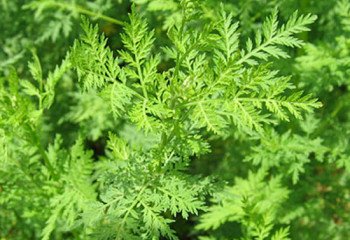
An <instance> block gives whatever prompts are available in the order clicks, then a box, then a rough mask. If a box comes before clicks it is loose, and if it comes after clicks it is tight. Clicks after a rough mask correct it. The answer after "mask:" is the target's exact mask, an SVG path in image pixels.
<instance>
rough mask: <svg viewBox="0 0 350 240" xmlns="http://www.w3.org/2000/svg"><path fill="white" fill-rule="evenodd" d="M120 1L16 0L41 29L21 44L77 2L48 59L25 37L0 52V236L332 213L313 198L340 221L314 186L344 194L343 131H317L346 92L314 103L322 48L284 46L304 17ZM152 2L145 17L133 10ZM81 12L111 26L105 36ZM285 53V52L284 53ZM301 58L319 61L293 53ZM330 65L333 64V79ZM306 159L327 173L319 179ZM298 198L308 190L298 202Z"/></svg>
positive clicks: (276, 224)
mask: <svg viewBox="0 0 350 240" xmlns="http://www.w3.org/2000/svg"><path fill="white" fill-rule="evenodd" d="M19 2H20V1H18V2H14V3H13V4H12V5H10V6H12V7H13V9H18V8H19V5H16V3H19ZM135 2H136V4H139V5H135V4H131V6H132V7H131V12H130V13H129V14H128V17H127V16H126V14H125V13H124V15H122V16H120V18H118V19H116V18H114V17H111V16H108V15H107V13H109V12H113V11H112V10H111V9H113V7H115V6H116V4H117V3H112V1H96V2H94V3H92V2H85V1H77V2H69V1H62V2H55V1H51V0H43V1H30V2H29V3H28V4H26V5H25V7H24V11H28V12H27V13H29V12H30V11H33V10H34V11H35V13H36V20H35V21H36V22H38V24H39V25H40V26H41V27H42V28H43V29H44V34H43V35H41V37H40V38H39V41H38V42H34V41H33V40H31V39H30V38H28V39H26V41H27V42H29V43H30V45H31V48H33V47H35V46H36V47H37V46H38V45H37V44H38V43H39V42H49V41H51V42H57V43H58V45H57V46H65V41H63V40H62V39H61V38H64V37H65V38H67V39H73V38H75V36H74V31H72V29H78V27H77V26H76V24H75V21H78V19H79V15H80V14H85V15H86V16H82V17H81V18H80V19H81V21H80V22H81V29H82V33H81V34H80V36H79V37H77V38H76V39H75V40H74V42H72V43H71V46H70V47H68V46H65V48H66V49H67V52H66V53H64V51H62V49H60V50H58V49H57V54H58V55H59V56H61V58H62V59H63V60H61V62H60V63H59V64H57V56H55V54H54V52H53V53H51V54H52V55H51V54H50V53H48V54H47V55H45V52H43V53H41V54H38V52H39V51H40V48H38V49H37V50H36V51H35V50H32V53H31V60H30V62H29V64H28V67H25V66H23V62H25V61H26V60H27V57H25V56H26V54H27V53H26V52H25V50H23V56H22V53H19V54H20V55H17V53H13V55H12V53H11V51H9V52H8V55H9V56H11V58H10V59H11V60H10V61H7V62H6V61H1V62H0V63H2V66H3V69H2V70H3V71H2V72H3V74H2V77H1V78H0V80H1V81H0V83H1V87H0V106H1V109H2V110H1V111H0V153H1V160H0V166H1V167H0V208H1V211H0V226H1V228H0V237H2V238H3V239H46V240H48V239H161V238H166V239H178V238H185V237H191V238H200V239H275V240H277V239H289V237H292V238H296V239H300V236H302V235H299V231H301V232H302V231H304V232H305V236H306V238H305V239H309V238H310V239H311V238H312V237H313V235H312V231H313V227H314V225H313V223H314V221H315V219H317V217H319V216H323V218H320V219H322V220H324V221H325V222H327V221H329V220H330V219H332V218H334V215H332V214H331V215H332V216H329V215H322V213H319V212H318V211H317V210H316V209H317V207H320V206H325V205H327V204H329V208H330V209H331V211H336V212H337V213H336V214H337V215H336V216H337V217H338V215H341V219H342V221H346V218H347V217H346V214H344V213H343V214H341V213H340V212H339V211H340V209H337V208H336V207H334V206H331V204H330V203H331V201H327V200H323V197H322V196H318V194H324V193H328V190H327V189H329V188H335V187H336V186H337V183H341V185H340V186H337V188H338V190H339V191H338V194H339V196H335V195H332V197H331V198H330V199H336V201H337V202H338V203H339V204H341V205H342V206H344V207H346V206H347V201H346V200H347V199H348V198H349V193H348V190H347V189H346V188H345V186H346V183H347V182H348V170H349V169H350V165H349V163H348V159H349V158H348V154H347V140H346V131H345V130H344V129H339V132H342V131H343V134H342V135H340V136H339V137H338V139H337V145H336V146H334V145H333V144H334V142H332V141H333V140H331V139H330V138H329V137H328V135H329V134H331V133H332V131H331V130H329V133H328V134H326V133H324V132H323V129H325V128H327V126H328V124H329V121H333V120H334V117H335V116H336V115H337V114H338V112H339V111H340V109H342V108H343V107H345V106H347V105H346V102H345V103H341V104H342V105H340V106H338V105H337V106H336V107H335V109H334V110H328V102H327V98H324V95H322V94H324V91H325V89H326V88H325V87H324V85H323V83H320V82H318V81H317V80H313V79H314V76H315V75H317V74H318V72H317V71H318V70H319V69H320V68H322V67H321V66H322V64H323V62H322V59H320V58H318V57H317V56H318V55H317V54H318V51H312V49H313V48H316V47H315V46H313V45H311V44H308V45H307V47H306V48H305V49H306V53H305V54H303V53H299V52H296V51H294V52H293V51H291V48H300V47H302V46H303V45H304V44H305V42H304V41H303V40H301V39H300V38H299V36H298V34H301V33H303V34H305V32H308V31H309V30H310V26H311V24H313V23H314V22H315V21H316V19H317V17H316V16H315V15H312V14H299V13H298V12H297V11H294V13H292V14H291V15H290V17H289V18H288V19H287V20H286V21H283V20H279V13H278V10H277V8H275V6H276V4H274V3H271V4H270V5H268V6H266V8H264V9H262V10H261V12H259V14H261V16H260V15H258V16H259V17H257V18H256V19H262V18H263V17H262V16H264V15H265V14H266V13H268V16H267V17H266V18H265V20H263V21H262V22H261V21H259V22H255V21H252V19H250V14H251V9H253V4H254V1H249V2H247V3H246V4H245V5H244V6H245V7H247V11H245V12H243V11H242V12H239V11H238V10H237V11H238V12H234V13H233V14H228V13H227V11H225V9H231V8H233V7H234V5H233V4H231V3H223V4H222V5H221V7H220V8H219V9H216V10H210V11H209V10H208V9H210V7H211V6H213V3H214V1H209V0H208V1H203V2H200V1H194V0H182V1H170V0H168V1H166V0H164V1H163V0H162V1H154V2H153V1H135ZM5 3H6V2H5ZM120 4H123V6H125V5H127V3H120ZM241 4H242V3H241ZM280 4H281V5H283V4H284V3H283V2H281V3H280ZM341 4H343V5H338V7H336V6H335V10H334V14H336V15H337V16H339V17H340V18H341V20H340V21H341V22H342V23H343V24H344V29H342V30H341V31H340V33H339V34H347V32H346V31H347V24H348V22H347V18H346V17H347V16H348V13H349V7H348V8H347V7H345V6H347V3H346V2H345V1H344V2H342V3H341ZM1 6H2V7H8V5H7V4H3V5H1ZM100 6H105V7H104V8H100ZM52 8H57V10H55V11H53V10H52ZM340 10H342V11H340ZM154 12H160V14H161V15H160V20H159V19H156V20H154V19H153V21H151V20H148V19H149V18H153V17H154ZM169 12H170V13H171V14H170V15H168V13H169ZM68 13H69V14H68ZM66 14H68V15H66ZM162 14H164V15H162ZM244 14H246V15H244ZM62 15H64V16H65V17H64V19H65V21H66V22H65V23H64V22H62V21H61V20H60V17H59V16H62ZM169 16H171V17H169ZM87 17H91V18H92V19H88V18H87ZM51 18H54V19H56V20H53V21H51V22H50V21H47V19H51ZM237 18H238V19H241V20H242V22H243V27H240V24H239V22H238V21H237ZM125 19H128V20H126V21H125V22H124V21H123V20H125ZM10 20H11V17H10V15H8V16H7V19H6V21H10ZM92 20H99V21H102V24H106V22H108V24H107V25H104V26H108V27H111V26H118V27H119V26H122V27H123V30H121V29H119V30H118V31H119V32H120V34H119V35H116V36H119V37H117V38H118V39H116V40H113V41H112V40H111V38H112V37H107V36H106V35H108V36H110V34H111V32H109V31H105V32H106V33H101V32H100V28H99V25H97V24H93V23H91V21H92ZM23 21H27V20H26V19H25V18H24V20H23ZM157 21H160V22H162V23H160V22H157ZM68 22H69V23H68ZM148 22H150V23H152V24H155V25H154V26H149V24H148ZM109 24H111V25H109ZM47 26H55V27H54V28H49V29H47ZM153 27H154V28H155V30H152V28H153ZM32 28H33V29H34V28H35V27H34V23H32V26H31V27H30V29H29V30H28V31H30V32H31V31H32ZM242 28H243V29H242ZM45 29H46V30H45ZM62 31H63V33H64V35H63V36H60V37H59V35H60V33H61V32H62ZM115 31H116V29H114V28H113V30H112V32H113V33H114V32H115ZM9 32H11V31H10V29H9ZM252 33H253V37H252ZM303 36H305V35H303ZM341 39H342V40H340V41H341V42H342V43H344V44H342V45H340V46H339V48H340V49H339V56H335V58H336V59H340V58H342V57H344V59H345V60H344V61H342V62H341V63H339V64H336V66H335V67H334V68H337V71H336V70H334V69H331V70H330V72H331V73H332V74H336V75H337V76H338V75H339V74H342V73H343V72H342V71H341V69H342V68H343V67H344V66H347V65H346V64H347V61H346V57H347V55H348V54H347V47H348V45H347V42H346V41H347V40H346V39H345V37H344V38H341ZM338 43H339V42H338ZM54 49H55V48H54ZM310 49H311V50H310ZM14 52H16V51H15V50H14ZM298 54H299V55H298ZM41 55H43V56H44V57H43V59H44V60H41V59H42V58H41ZM295 55H298V56H297V57H295ZM291 57H292V58H293V59H294V57H295V59H296V60H297V61H296V64H295V65H294V66H295V68H293V69H284V68H283V66H284V64H286V63H287V62H288V61H292V60H290V58H291ZM310 58H311V59H314V58H317V59H319V61H320V62H322V63H319V62H315V67H314V68H312V64H309V65H308V66H309V67H307V66H306V65H305V64H304V63H306V62H307V60H305V59H310ZM16 64H17V65H16ZM56 64H57V66H55V65H56ZM11 65H12V66H11ZM52 66H55V67H52ZM50 68H51V69H53V70H51V71H50V70H48V69H50ZM304 68H305V69H304ZM24 69H28V70H29V71H28V72H27V71H26V70H24ZM322 69H323V68H322ZM338 69H339V70H338ZM288 72H289V73H290V75H284V74H283V73H288ZM299 78H300V79H299ZM346 81H347V77H346V75H342V78H341V81H340V83H339V84H345V83H343V82H346ZM308 83H317V84H316V85H315V88H316V89H317V93H318V97H319V98H321V99H322V102H323V103H324V104H325V107H323V108H321V107H322V104H321V102H320V101H318V100H317V99H316V98H315V97H313V96H312V95H311V94H308V93H304V91H303V88H304V89H306V92H311V90H312V89H313V88H310V87H309V85H308ZM337 84H338V82H337ZM331 85H332V86H333V87H334V86H335V85H336V84H335V83H332V82H331ZM328 89H332V88H328ZM346 96H347V95H345V96H344V98H346ZM318 109H321V110H318ZM324 109H325V110H324ZM329 111H331V114H328V112H329ZM322 114H324V116H326V117H323V115H322ZM341 120H342V119H341ZM342 121H344V122H346V120H342ZM345 125H346V124H345ZM339 126H340V124H339ZM344 128H345V129H346V127H344ZM327 137H328V138H327ZM313 171H325V172H333V171H334V172H336V171H341V173H334V174H335V175H334V177H329V176H328V177H326V178H325V179H324V176H323V175H322V174H318V175H317V176H315V177H312V176H309V174H310V173H311V172H313ZM308 176H309V177H308ZM315 185H316V186H317V187H316V188H315V187H314V186H315ZM325 185H327V186H325ZM328 185H329V186H333V187H328ZM324 188H325V189H326V190H325V189H324ZM329 191H332V190H329ZM312 194H313V195H316V196H318V197H316V198H311V197H310V196H312ZM303 198H307V199H308V198H311V199H313V200H314V201H310V202H308V204H307V205H306V206H303V205H302V199H303ZM289 206H293V207H289ZM338 212H339V213H338ZM305 222H306V223H305ZM336 225H337V224H336ZM337 227H339V230H338V228H337ZM334 229H336V230H334ZM347 229H348V226H347V224H339V226H335V228H333V229H326V230H324V229H322V228H320V229H317V230H318V231H319V232H317V234H318V235H317V236H319V237H321V238H325V239H326V238H327V237H328V236H332V235H334V236H336V237H337V238H339V239H342V237H346V236H347V233H346V230H347Z"/></svg>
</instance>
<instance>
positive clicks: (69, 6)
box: [51, 1, 124, 26]
mask: <svg viewBox="0 0 350 240" xmlns="http://www.w3.org/2000/svg"><path fill="white" fill-rule="evenodd" d="M51 6H53V7H59V8H62V9H66V10H70V11H72V12H74V11H77V12H79V13H83V14H86V15H89V16H92V17H96V18H99V19H103V20H105V21H107V22H110V23H113V24H116V25H121V26H123V25H124V22H123V21H120V20H117V19H114V18H111V17H108V16H106V15H104V14H101V13H94V12H93V11H90V10H88V9H86V8H84V7H82V6H79V5H76V4H67V3H62V2H56V1H52V3H51Z"/></svg>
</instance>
